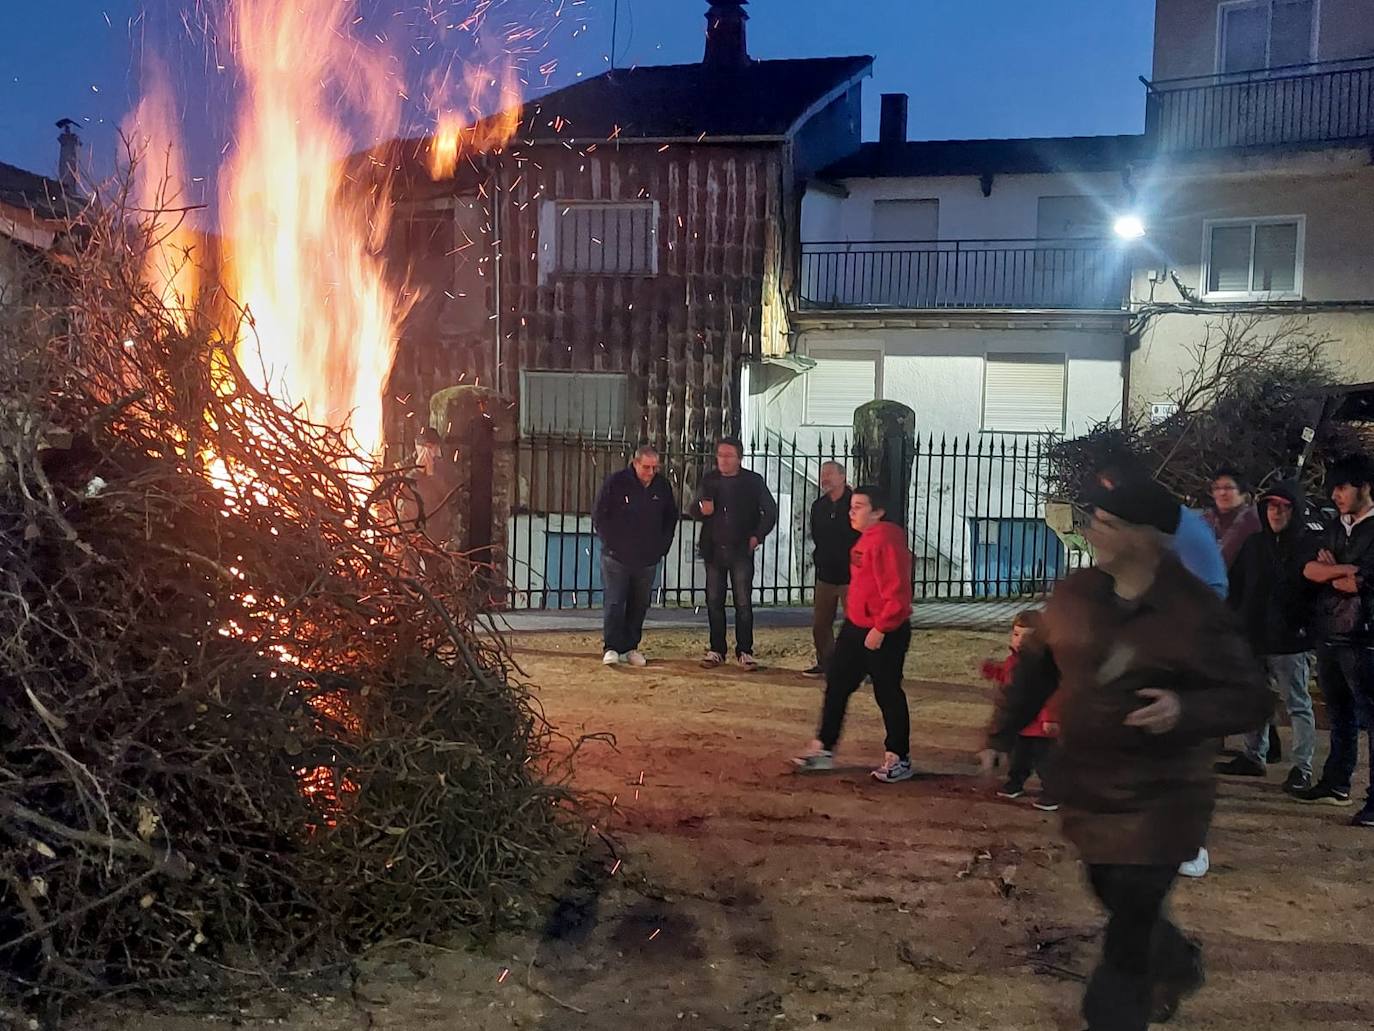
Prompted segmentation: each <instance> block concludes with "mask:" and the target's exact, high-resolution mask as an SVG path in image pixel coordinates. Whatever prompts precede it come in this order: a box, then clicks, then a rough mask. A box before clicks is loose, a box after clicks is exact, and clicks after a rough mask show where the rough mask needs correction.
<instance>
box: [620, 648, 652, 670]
mask: <svg viewBox="0 0 1374 1031" xmlns="http://www.w3.org/2000/svg"><path fill="white" fill-rule="evenodd" d="M625 661H626V662H628V663H629V664H630V665H631V666H637V667H639V668H641V669H643V668H644V667H645V666H647V665H649V660H648V659H646V658H645V657H644V656H643V654H642V653H640V652H638V651H633V652H629V653H628V654H626V656H625Z"/></svg>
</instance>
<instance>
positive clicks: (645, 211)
mask: <svg viewBox="0 0 1374 1031" xmlns="http://www.w3.org/2000/svg"><path fill="white" fill-rule="evenodd" d="M539 240H540V255H539V270H540V274H541V276H543V277H547V276H548V275H550V274H553V273H563V274H569V275H583V276H653V275H657V274H658V201H624V202H619V201H618V202H613V203H612V202H603V201H580V200H576V201H555V200H551V201H545V202H544V204H543V206H542V207H541V208H540V212H539Z"/></svg>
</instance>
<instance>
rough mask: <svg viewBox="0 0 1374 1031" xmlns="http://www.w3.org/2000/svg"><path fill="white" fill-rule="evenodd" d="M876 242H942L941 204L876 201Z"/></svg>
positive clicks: (874, 238)
mask: <svg viewBox="0 0 1374 1031" xmlns="http://www.w3.org/2000/svg"><path fill="white" fill-rule="evenodd" d="M872 238H873V240H874V241H881V242H888V243H894V242H903V243H905V242H910V241H913V240H921V241H924V240H938V239H939V238H940V202H939V201H938V200H875V201H874V202H873V237H872Z"/></svg>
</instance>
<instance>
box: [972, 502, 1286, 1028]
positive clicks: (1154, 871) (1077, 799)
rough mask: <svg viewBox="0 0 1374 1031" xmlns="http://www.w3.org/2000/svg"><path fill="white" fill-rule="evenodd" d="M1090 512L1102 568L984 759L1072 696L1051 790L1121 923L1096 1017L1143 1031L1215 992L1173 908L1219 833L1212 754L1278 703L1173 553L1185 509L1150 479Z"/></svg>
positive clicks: (1061, 602) (1007, 705)
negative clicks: (1178, 885)
mask: <svg viewBox="0 0 1374 1031" xmlns="http://www.w3.org/2000/svg"><path fill="white" fill-rule="evenodd" d="M1085 501H1086V502H1087V506H1086V507H1089V508H1091V509H1092V510H1093V516H1092V521H1091V524H1090V526H1089V528H1088V531H1087V535H1088V540H1089V542H1090V543H1091V544H1092V546H1093V551H1094V556H1095V559H1096V561H1097V566H1096V568H1093V569H1087V570H1082V571H1080V572H1078V573H1075V574H1073V575H1072V576H1071V577H1069V578H1068V579H1067V580H1065V581H1064V582H1063V583H1061V584H1060V585H1059V586H1058V587H1057V588H1056V590H1055V592H1054V594H1053V596H1052V597H1051V598H1050V600H1049V603H1048V605H1047V606H1046V607H1045V610H1044V614H1043V624H1042V630H1043V634H1042V636H1040V637H1039V638H1037V639H1035V640H1033V641H1032V642H1031V643H1030V644H1029V645H1028V646H1027V647H1026V648H1024V649H1023V654H1022V657H1021V662H1020V664H1019V665H1018V666H1017V670H1016V675H1015V677H1014V679H1013V681H1012V684H1011V686H1010V687H1009V688H1008V690H1007V691H1006V693H1005V694H1004V695H1003V696H1002V698H1001V699H1000V701H999V704H998V708H997V712H996V714H995V716H994V718H993V722H992V726H991V728H990V730H989V736H988V750H987V751H985V752H984V753H983V755H982V759H983V762H984V765H985V768H987V769H989V770H990V769H991V768H993V767H994V766H995V765H996V761H997V759H998V758H999V757H1000V755H1002V754H1005V753H1006V752H1007V751H1008V750H1010V748H1011V745H1012V744H1013V743H1014V741H1015V738H1016V735H1017V734H1018V733H1019V732H1020V731H1021V730H1022V729H1023V728H1024V727H1025V726H1026V725H1028V724H1029V723H1030V722H1031V721H1032V720H1033V719H1034V718H1035V716H1036V714H1037V713H1038V712H1039V711H1040V709H1041V707H1042V706H1043V705H1044V704H1045V702H1046V701H1047V700H1048V699H1049V698H1050V696H1051V695H1053V694H1054V692H1055V691H1056V690H1058V691H1059V692H1060V696H1059V705H1060V724H1059V735H1060V736H1059V747H1058V748H1057V750H1056V752H1055V755H1054V756H1053V758H1052V759H1051V761H1050V769H1049V775H1050V777H1049V779H1050V784H1049V787H1050V790H1052V791H1053V792H1054V797H1055V798H1056V799H1058V800H1059V801H1060V803H1061V806H1062V808H1061V810H1060V811H1061V813H1062V818H1063V830H1064V835H1065V837H1067V838H1068V839H1069V841H1071V842H1072V843H1073V844H1074V845H1075V846H1076V847H1077V849H1078V851H1079V853H1080V856H1081V858H1082V860H1083V862H1084V863H1085V864H1086V865H1087V868H1088V879H1089V882H1090V883H1091V885H1092V888H1093V891H1094V892H1095V893H1096V894H1097V897H1098V898H1099V899H1100V900H1101V902H1102V904H1103V906H1104V907H1105V908H1106V910H1107V913H1108V924H1107V934H1106V940H1105V942H1104V945H1103V953H1102V961H1101V963H1100V964H1099V966H1098V968H1097V970H1096V971H1094V973H1093V975H1092V978H1091V980H1090V981H1089V983H1088V987H1087V991H1086V993H1085V995H1084V999H1083V1012H1084V1015H1085V1016H1086V1017H1087V1020H1088V1026H1089V1028H1090V1031H1146V1027H1147V1025H1148V1023H1149V1022H1150V1020H1151V1019H1152V1018H1154V1019H1156V1020H1158V1019H1165V1018H1167V1016H1169V1015H1171V1014H1172V1013H1173V1011H1174V1010H1175V1009H1176V1007H1177V1005H1178V1003H1179V1001H1180V1000H1181V999H1182V998H1183V997H1184V996H1185V995H1186V994H1188V993H1190V992H1192V991H1195V990H1196V989H1197V988H1198V987H1200V986H1201V983H1202V967H1201V950H1200V949H1199V948H1198V947H1197V946H1196V945H1194V944H1192V943H1190V942H1188V941H1187V939H1185V938H1184V937H1183V935H1182V934H1181V932H1180V931H1179V930H1178V928H1176V927H1175V926H1174V925H1173V924H1172V923H1170V922H1169V920H1168V919H1167V917H1166V916H1165V900H1166V899H1167V897H1168V894H1169V891H1170V889H1171V888H1172V886H1173V883H1174V880H1175V879H1176V878H1177V877H1178V875H1179V869H1178V868H1179V864H1181V863H1183V862H1184V861H1186V860H1190V859H1192V858H1193V857H1194V856H1195V855H1196V854H1197V852H1198V849H1199V848H1200V846H1201V845H1202V843H1203V841H1204V840H1205V839H1206V836H1207V829H1208V826H1209V825H1210V823H1211V819H1212V810H1213V807H1214V805H1215V801H1216V780H1215V777H1214V776H1213V773H1212V761H1213V756H1214V748H1213V742H1214V741H1215V739H1216V738H1217V737H1220V736H1222V735H1224V734H1235V733H1248V732H1250V731H1253V730H1255V729H1257V728H1258V727H1260V726H1262V725H1263V723H1264V721H1265V719H1266V718H1267V717H1268V715H1269V711H1270V707H1271V705H1272V704H1273V699H1272V695H1270V693H1269V691H1268V690H1267V689H1266V688H1265V685H1264V676H1263V671H1262V670H1261V669H1260V666H1259V664H1258V662H1257V661H1256V660H1255V657H1254V655H1253V653H1252V652H1251V651H1250V647H1249V645H1248V644H1247V643H1246V641H1245V638H1244V636H1243V635H1242V633H1241V630H1240V627H1239V625H1238V623H1237V621H1236V619H1235V616H1234V615H1233V614H1232V613H1231V612H1230V611H1229V610H1228V609H1227V607H1226V604H1225V603H1224V602H1223V601H1222V600H1221V599H1220V598H1218V597H1217V596H1216V595H1215V594H1213V593H1212V592H1211V591H1209V590H1208V589H1207V588H1206V587H1205V586H1204V585H1203V584H1202V583H1201V582H1200V581H1199V580H1197V578H1196V577H1194V576H1192V575H1191V574H1189V573H1188V572H1186V571H1185V570H1184V568H1183V566H1182V565H1180V564H1179V561H1178V560H1177V559H1176V558H1175V557H1174V556H1173V554H1172V553H1171V549H1170V548H1169V545H1168V538H1169V536H1171V535H1172V534H1173V532H1174V531H1175V530H1176V529H1177V527H1178V523H1179V506H1178V501H1177V499H1175V498H1174V497H1173V495H1171V494H1170V493H1169V492H1168V491H1167V490H1165V489H1164V488H1163V487H1161V486H1160V485H1159V484H1157V483H1155V482H1154V481H1153V480H1149V479H1145V478H1137V479H1133V480H1130V481H1127V482H1123V483H1117V484H1116V485H1115V486H1114V487H1111V488H1095V489H1093V490H1092V491H1091V492H1090V494H1089V496H1088V498H1086V499H1085Z"/></svg>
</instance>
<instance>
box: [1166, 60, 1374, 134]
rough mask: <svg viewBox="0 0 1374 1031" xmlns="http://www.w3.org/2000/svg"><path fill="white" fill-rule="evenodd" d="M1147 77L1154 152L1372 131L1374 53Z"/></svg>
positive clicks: (1372, 132) (1373, 124) (1373, 112)
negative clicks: (1228, 71) (1181, 76)
mask: <svg viewBox="0 0 1374 1031" xmlns="http://www.w3.org/2000/svg"><path fill="white" fill-rule="evenodd" d="M1145 85H1146V88H1147V90H1148V93H1147V96H1146V109H1145V133H1146V136H1147V138H1148V139H1149V141H1150V142H1151V143H1152V144H1153V146H1154V149H1155V151H1156V153H1161V154H1169V153H1182V152H1189V151H1202V150H1214V149H1227V148H1233V147H1272V146H1285V145H1296V144H1314V143H1338V142H1341V141H1358V140H1363V139H1368V138H1370V137H1374V57H1363V58H1357V59H1352V60H1346V61H1328V62H1323V63H1321V64H1305V65H1292V66H1289V67H1286V68H1267V69H1263V70H1260V71H1254V72H1241V73H1231V74H1226V75H1207V76H1197V77H1194V78H1188V79H1167V80H1160V81H1156V82H1147V83H1146V84H1145Z"/></svg>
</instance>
